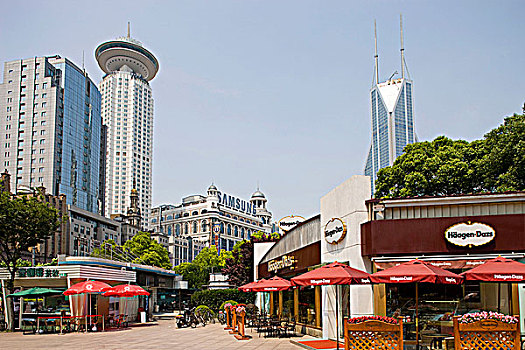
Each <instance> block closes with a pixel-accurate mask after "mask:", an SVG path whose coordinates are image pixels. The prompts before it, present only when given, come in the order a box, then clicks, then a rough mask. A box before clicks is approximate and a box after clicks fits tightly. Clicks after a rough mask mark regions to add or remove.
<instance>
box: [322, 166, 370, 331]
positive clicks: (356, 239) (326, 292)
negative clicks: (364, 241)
mask: <svg viewBox="0 0 525 350" xmlns="http://www.w3.org/2000/svg"><path fill="white" fill-rule="evenodd" d="M370 198H371V196H370V177H369V176H364V175H354V176H352V177H351V178H349V179H348V180H346V181H345V182H343V183H342V184H340V185H339V186H337V187H336V188H334V189H333V190H331V191H330V192H328V193H327V194H326V195H325V196H323V197H322V198H321V262H323V263H324V262H334V261H340V262H347V261H348V262H349V264H350V266H351V267H354V268H357V269H360V270H363V271H367V272H369V273H371V272H372V265H371V262H370V260H369V259H366V258H363V257H362V255H361V226H360V225H361V224H362V223H363V222H366V221H367V220H368V215H367V211H366V205H365V201H366V200H368V199H370ZM332 218H340V219H341V220H343V222H344V223H345V225H346V227H347V233H346V236H345V238H343V240H342V241H341V242H339V243H338V244H329V243H328V242H327V241H326V240H325V237H324V228H325V225H326V223H327V222H328V221H330V219H332ZM339 294H341V293H339ZM321 295H322V303H323V307H322V309H323V315H322V318H323V337H324V338H335V287H334V286H325V287H322V293H321ZM339 298H341V295H339ZM340 305H341V300H339V332H341V329H342V320H341V310H340V309H341V307H340ZM350 309H351V310H350V311H351V314H352V317H356V316H362V315H371V314H373V312H374V307H373V294H372V287H371V286H359V285H353V286H351V287H350Z"/></svg>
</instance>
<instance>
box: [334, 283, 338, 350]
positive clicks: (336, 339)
mask: <svg viewBox="0 0 525 350" xmlns="http://www.w3.org/2000/svg"><path fill="white" fill-rule="evenodd" d="M337 287H338V285H337V284H336V285H335V342H336V344H337V350H339V307H338V304H339V296H338V293H337Z"/></svg>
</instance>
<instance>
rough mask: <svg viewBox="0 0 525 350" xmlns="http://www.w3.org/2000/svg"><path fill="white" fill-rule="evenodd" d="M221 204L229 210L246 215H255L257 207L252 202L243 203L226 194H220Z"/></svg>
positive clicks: (218, 194)
mask: <svg viewBox="0 0 525 350" xmlns="http://www.w3.org/2000/svg"><path fill="white" fill-rule="evenodd" d="M217 196H219V204H222V205H224V206H225V207H227V208H231V209H236V210H239V211H242V212H244V213H246V214H250V215H255V205H252V203H250V202H246V201H243V200H242V199H239V198H237V197H234V196H230V195H228V194H226V193H221V192H218V193H217Z"/></svg>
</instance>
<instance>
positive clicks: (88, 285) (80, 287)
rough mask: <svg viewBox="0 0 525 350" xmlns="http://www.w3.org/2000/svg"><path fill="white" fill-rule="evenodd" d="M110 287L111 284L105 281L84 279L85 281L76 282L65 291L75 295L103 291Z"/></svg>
mask: <svg viewBox="0 0 525 350" xmlns="http://www.w3.org/2000/svg"><path fill="white" fill-rule="evenodd" d="M110 288H111V286H110V285H109V284H107V283H104V282H100V281H84V282H80V283H76V284H74V285H72V286H71V287H69V288H68V289H67V290H66V291H65V292H64V295H75V294H83V293H101V292H104V291H106V290H108V289H110Z"/></svg>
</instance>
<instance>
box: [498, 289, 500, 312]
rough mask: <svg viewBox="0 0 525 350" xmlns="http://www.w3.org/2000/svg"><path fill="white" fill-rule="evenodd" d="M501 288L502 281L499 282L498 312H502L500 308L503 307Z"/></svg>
mask: <svg viewBox="0 0 525 350" xmlns="http://www.w3.org/2000/svg"><path fill="white" fill-rule="evenodd" d="M500 290H501V283H500V282H498V312H500V309H501V296H500Z"/></svg>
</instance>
